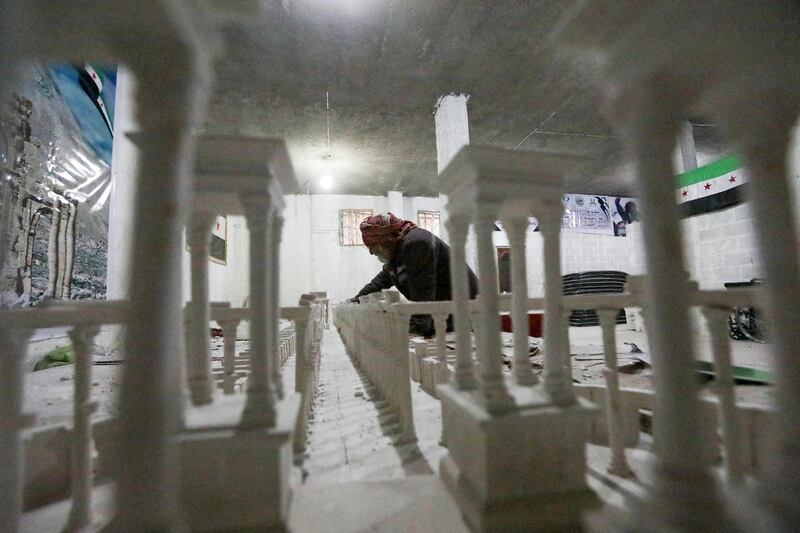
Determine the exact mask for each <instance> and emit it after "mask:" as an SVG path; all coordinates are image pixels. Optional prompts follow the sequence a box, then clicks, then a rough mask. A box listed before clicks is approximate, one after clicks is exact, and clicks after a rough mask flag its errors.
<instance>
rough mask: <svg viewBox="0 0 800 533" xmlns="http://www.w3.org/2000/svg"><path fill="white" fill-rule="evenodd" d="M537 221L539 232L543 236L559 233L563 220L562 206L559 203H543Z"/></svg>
mask: <svg viewBox="0 0 800 533" xmlns="http://www.w3.org/2000/svg"><path fill="white" fill-rule="evenodd" d="M539 212H540V213H541V215H540V216H539V217H538V219H539V231H541V232H542V233H543V234H544V233H547V234H553V233H559V232H560V231H561V223H562V221H563V219H564V205H563V204H562V203H561V202H560V201H559V202H545V203H543V204H542V207H541V210H540V211H539Z"/></svg>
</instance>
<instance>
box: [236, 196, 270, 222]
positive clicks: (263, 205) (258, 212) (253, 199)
mask: <svg viewBox="0 0 800 533" xmlns="http://www.w3.org/2000/svg"><path fill="white" fill-rule="evenodd" d="M239 201H241V202H242V207H244V216H245V218H246V219H247V226H248V227H249V228H250V229H251V230H253V229H262V230H264V229H266V227H267V221H268V220H269V219H270V218H271V217H270V215H271V214H272V212H273V202H272V197H271V196H270V195H269V194H266V193H265V194H246V195H245V194H242V195H241V196H240V197H239Z"/></svg>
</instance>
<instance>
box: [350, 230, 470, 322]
mask: <svg viewBox="0 0 800 533" xmlns="http://www.w3.org/2000/svg"><path fill="white" fill-rule="evenodd" d="M467 273H468V278H469V297H470V298H471V299H472V298H475V296H476V295H477V294H478V280H477V278H476V277H475V274H474V273H473V272H472V269H470V268H469V267H467ZM391 287H395V288H397V290H398V291H400V294H402V295H403V296H405V297H406V298H407V299H408V300H410V301H412V302H432V301H444V300H450V299H452V292H451V290H450V247H449V246H447V244H445V243H444V241H442V240H441V239H440V238H439V237H437V236H436V235H434V234H432V233H431V232H429V231H428V230H425V229H422V228H414V229H412V230H411V231H409V232H408V233H406V235H405V236H404V237H403V239H402V240H401V241H400V243H399V244H398V246H397V248H396V249H395V253H394V256H393V257H392V259H391V260H390V261H389V262H388V263H386V264H385V265H384V266H383V269H381V271H380V272H379V273H378V275H377V276H375V277H374V278H372V281H370V282H369V283H367V284H366V285H364V288H363V289H361V290H360V291H359V292H358V294H357V295H356V298H358V297H359V296H364V295H365V294H370V293H373V292H378V291H381V290H383V289H389V288H391ZM409 329H410V331H411V332H412V333H416V334H418V335H424V336H430V335H433V334H434V333H435V330H434V327H433V319H432V318H431V316H430V315H414V316H412V317H411V327H410V328H409ZM451 329H452V320H451V318H448V331H449V330H451Z"/></svg>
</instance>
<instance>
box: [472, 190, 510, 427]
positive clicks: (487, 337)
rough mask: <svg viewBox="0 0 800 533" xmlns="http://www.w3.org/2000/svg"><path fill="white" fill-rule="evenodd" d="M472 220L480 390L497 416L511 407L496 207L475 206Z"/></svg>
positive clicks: (488, 205) (493, 205) (480, 204)
mask: <svg viewBox="0 0 800 533" xmlns="http://www.w3.org/2000/svg"><path fill="white" fill-rule="evenodd" d="M476 209H477V212H476V217H475V236H476V240H477V246H478V280H479V283H480V290H479V291H478V302H479V303H480V308H481V318H480V320H481V327H480V332H479V335H478V350H479V351H480V353H481V371H480V381H479V383H480V388H481V392H482V394H483V399H484V401H485V404H486V408H487V409H488V410H489V411H490V412H492V413H498V412H502V411H505V410H507V409H510V408H512V407H513V406H514V399H513V398H512V397H511V396H510V395H509V394H508V390H507V389H506V384H505V382H504V380H503V359H502V350H501V347H500V346H501V340H500V316H499V311H498V309H499V305H498V298H497V265H496V264H495V248H494V243H493V242H492V233H493V232H494V221H495V220H496V216H497V206H496V205H495V204H490V203H480V202H479V203H478V205H477V208H476Z"/></svg>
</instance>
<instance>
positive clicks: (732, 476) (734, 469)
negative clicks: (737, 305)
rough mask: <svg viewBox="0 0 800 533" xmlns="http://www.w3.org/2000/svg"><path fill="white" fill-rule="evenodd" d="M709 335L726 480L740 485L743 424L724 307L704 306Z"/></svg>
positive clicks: (742, 474) (729, 312)
mask: <svg viewBox="0 0 800 533" xmlns="http://www.w3.org/2000/svg"><path fill="white" fill-rule="evenodd" d="M703 314H705V316H706V320H707V321H708V330H709V333H710V334H711V353H712V354H713V358H714V374H715V379H714V385H715V389H716V392H717V397H718V398H719V419H720V426H721V428H722V441H723V443H724V445H725V466H726V468H727V471H728V480H729V481H730V482H732V483H734V484H740V483H742V481H743V480H744V473H745V469H746V467H745V458H744V455H743V453H742V452H743V450H744V447H743V443H742V437H743V436H744V434H743V433H742V426H741V424H740V423H739V413H738V411H737V409H736V391H735V389H734V382H733V364H732V363H731V346H730V339H729V337H728V318H729V317H730V314H731V310H730V309H727V308H723V307H704V308H703Z"/></svg>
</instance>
